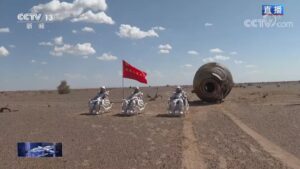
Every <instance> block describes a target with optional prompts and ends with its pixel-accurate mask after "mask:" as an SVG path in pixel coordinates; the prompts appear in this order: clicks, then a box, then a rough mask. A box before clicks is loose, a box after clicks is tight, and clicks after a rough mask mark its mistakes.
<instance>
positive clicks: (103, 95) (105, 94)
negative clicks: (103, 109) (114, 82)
mask: <svg viewBox="0 0 300 169" xmlns="http://www.w3.org/2000/svg"><path fill="white" fill-rule="evenodd" d="M108 96H109V92H108V91H106V88H105V86H102V87H101V88H100V91H99V92H98V93H97V95H96V96H95V97H94V98H93V99H91V100H90V104H92V108H91V109H90V113H92V111H93V110H95V108H96V106H97V105H99V104H101V102H102V101H103V100H104V99H106V98H108Z"/></svg>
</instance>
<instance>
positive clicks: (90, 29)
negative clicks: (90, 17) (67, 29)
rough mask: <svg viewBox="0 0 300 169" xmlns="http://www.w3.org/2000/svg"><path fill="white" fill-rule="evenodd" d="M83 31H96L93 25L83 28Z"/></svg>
mask: <svg viewBox="0 0 300 169" xmlns="http://www.w3.org/2000/svg"><path fill="white" fill-rule="evenodd" d="M81 31H82V32H95V30H94V29H93V28H91V27H87V26H86V27H84V28H82V29H81Z"/></svg>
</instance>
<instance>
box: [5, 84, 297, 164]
mask: <svg viewBox="0 0 300 169" xmlns="http://www.w3.org/2000/svg"><path fill="white" fill-rule="evenodd" d="M245 86H246V88H240V87H235V88H234V89H233V91H232V93H230V95H229V96H228V97H227V98H226V99H225V102H223V103H222V104H214V105H210V104H205V103H203V102H200V101H198V99H197V97H196V96H195V95H194V94H192V93H191V92H190V91H191V89H192V88H191V87H190V86H189V87H185V89H186V90H187V91H188V94H189V100H190V105H191V107H190V112H189V114H188V115H187V116H186V117H185V118H171V117H168V116H166V115H165V114H166V108H167V104H166V103H167V99H168V97H169V95H170V94H171V93H172V91H173V90H174V87H160V88H159V90H158V94H159V95H161V96H162V98H158V99H156V100H155V101H149V98H147V97H146V96H147V94H150V95H152V96H153V95H154V93H155V91H156V88H144V89H143V91H144V95H145V101H146V102H147V103H148V104H147V107H146V109H145V112H144V114H141V115H139V116H133V117H122V116H119V115H118V113H119V112H120V108H121V103H120V101H121V98H122V90H121V89H111V92H110V94H111V97H110V98H111V101H113V102H114V105H113V110H112V111H111V112H110V113H107V114H103V115H98V116H93V115H87V101H88V99H89V98H91V97H93V96H94V94H95V93H96V90H94V89H88V90H73V91H72V92H71V93H70V94H67V95H58V94H57V93H56V92H55V91H35V92H29V91H28V92H1V93H0V107H1V106H5V105H7V104H8V105H9V107H10V108H12V109H14V110H17V111H13V112H7V111H5V112H3V113H0V150H1V151H0V169H52V168H53V169H64V168H66V169H142V168H143V169H160V168H165V169H181V168H185V169H201V168H203V169H227V168H228V169H279V168H281V169H286V168H294V169H297V168H300V114H299V113H300V83H298V82H291V83H281V84H280V87H278V86H277V85H276V84H275V83H274V84H273V83H270V84H263V85H261V86H260V87H257V86H256V85H253V86H247V85H245ZM128 93H129V90H126V95H128ZM24 141H31V142H34V141H36V142H62V143H63V157H62V158H43V159H28V158H26V159H25V158H18V157H17V152H16V151H17V148H16V143H17V142H24Z"/></svg>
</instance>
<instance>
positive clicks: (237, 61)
mask: <svg viewBox="0 0 300 169" xmlns="http://www.w3.org/2000/svg"><path fill="white" fill-rule="evenodd" d="M234 63H235V64H237V65H238V64H242V63H244V61H242V60H234Z"/></svg>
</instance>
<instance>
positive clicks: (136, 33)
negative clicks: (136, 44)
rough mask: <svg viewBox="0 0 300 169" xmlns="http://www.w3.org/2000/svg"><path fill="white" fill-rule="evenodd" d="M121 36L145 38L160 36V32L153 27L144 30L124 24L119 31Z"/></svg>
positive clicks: (118, 33)
mask: <svg viewBox="0 0 300 169" xmlns="http://www.w3.org/2000/svg"><path fill="white" fill-rule="evenodd" d="M117 35H119V36H120V37H121V38H130V39H143V38H146V37H158V34H157V33H156V32H155V30H154V29H153V28H152V29H150V30H148V31H142V30H140V28H138V27H135V26H130V25H125V24H122V25H121V26H120V28H119V32H117Z"/></svg>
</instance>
